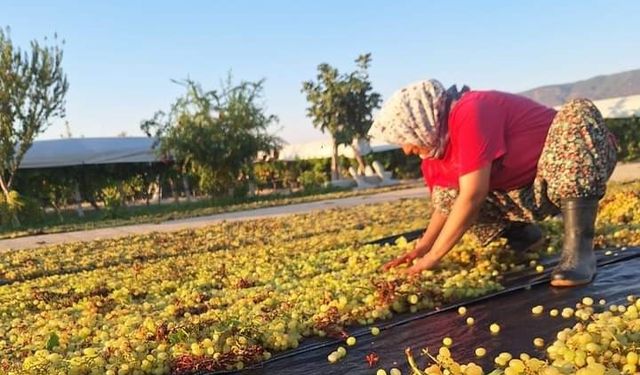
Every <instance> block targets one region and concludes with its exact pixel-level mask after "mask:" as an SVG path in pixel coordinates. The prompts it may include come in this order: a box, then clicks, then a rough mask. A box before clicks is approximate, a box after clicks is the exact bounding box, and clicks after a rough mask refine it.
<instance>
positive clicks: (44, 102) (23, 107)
mask: <svg viewBox="0 0 640 375" xmlns="http://www.w3.org/2000/svg"><path fill="white" fill-rule="evenodd" d="M54 39H56V40H57V36H54ZM45 42H46V39H45ZM63 44H64V42H63ZM62 55H63V53H62V48H61V47H59V46H58V45H53V46H43V45H41V44H40V43H39V42H38V41H35V40H34V41H32V42H31V51H30V52H25V51H22V50H21V49H20V48H19V47H17V46H15V45H14V44H13V42H12V41H11V38H10V35H9V29H7V30H6V31H5V30H1V29H0V189H1V190H2V193H3V194H4V198H5V201H6V202H10V201H11V199H12V198H11V195H10V192H11V190H12V185H13V182H14V180H15V176H16V173H17V172H18V168H19V167H20V164H21V163H22V159H23V158H24V155H25V154H26V152H27V150H29V148H30V147H31V145H32V144H33V141H34V139H35V138H36V137H37V136H38V135H39V134H41V133H42V132H44V131H45V130H46V129H47V127H48V126H49V125H50V121H51V120H52V119H54V118H61V117H64V114H65V113H64V105H65V100H64V98H65V95H66V93H67V89H68V88H69V83H68V82H67V76H66V75H65V74H64V71H63V70H62Z"/></svg>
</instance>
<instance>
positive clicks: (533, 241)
mask: <svg viewBox="0 0 640 375" xmlns="http://www.w3.org/2000/svg"><path fill="white" fill-rule="evenodd" d="M501 237H504V238H506V239H507V245H508V246H509V247H510V248H511V249H513V250H514V251H516V252H519V253H524V252H525V251H529V250H534V249H536V248H538V247H540V246H542V244H543V243H544V237H543V235H542V229H540V227H539V226H537V225H536V224H533V223H524V222H514V223H512V224H511V225H510V226H509V228H507V229H506V230H505V231H504V233H503V234H502V236H501Z"/></svg>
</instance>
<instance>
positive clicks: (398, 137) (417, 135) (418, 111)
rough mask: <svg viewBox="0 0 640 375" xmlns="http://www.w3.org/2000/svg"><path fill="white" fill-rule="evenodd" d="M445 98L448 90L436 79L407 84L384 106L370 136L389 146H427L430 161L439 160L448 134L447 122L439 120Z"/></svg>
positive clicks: (443, 109)
mask: <svg viewBox="0 0 640 375" xmlns="http://www.w3.org/2000/svg"><path fill="white" fill-rule="evenodd" d="M456 92H457V90H456ZM446 98H447V90H445V88H444V86H442V84H441V83H440V82H439V81H437V80H435V79H430V80H427V81H420V82H417V83H413V84H411V85H408V86H406V87H404V88H402V89H400V90H399V91H397V92H396V93H394V94H393V96H391V98H390V99H389V100H387V102H386V103H384V105H383V106H382V109H381V110H380V112H379V113H378V116H377V117H376V119H375V121H374V122H373V125H372V126H371V129H369V135H370V136H372V137H374V138H376V139H379V140H383V141H386V142H389V143H392V144H397V145H402V144H411V145H414V146H419V147H426V148H427V149H428V150H429V152H430V153H429V155H427V156H428V157H429V158H439V157H441V156H442V154H443V152H444V147H445V146H446V139H447V135H448V134H447V133H448V131H447V129H446V119H445V120H444V121H440V117H441V115H442V113H443V112H444V111H445V101H446ZM443 122H444V124H443ZM443 127H444V129H443Z"/></svg>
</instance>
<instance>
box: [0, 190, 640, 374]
mask: <svg viewBox="0 0 640 375" xmlns="http://www.w3.org/2000/svg"><path fill="white" fill-rule="evenodd" d="M639 188H640V186H639V184H638V183H634V184H627V185H620V186H614V187H613V188H612V189H610V192H609V193H608V195H607V196H606V197H605V199H604V200H603V202H602V205H601V208H600V214H599V219H598V233H597V238H596V242H597V247H599V248H612V247H620V246H637V245H640V227H639V226H638V223H640V193H638V191H640V189H639ZM428 217H429V207H428V204H427V200H426V199H424V200H422V199H415V200H402V201H398V202H393V203H385V204H380V205H370V206H359V207H355V208H349V209H341V210H330V211H324V212H318V213H313V214H305V215H296V216H291V217H286V218H278V219H267V220H257V221H248V222H239V223H224V224H221V225H216V226H211V227H208V228H206V229H199V230H193V231H182V232H176V233H168V234H158V233H156V234H151V235H145V236H136V237H128V238H121V239H114V240H102V241H96V242H91V243H75V244H67V245H57V246H51V247H41V248H37V249H30V250H20V251H13V252H8V253H4V254H2V255H0V278H1V279H4V280H5V281H6V282H7V283H8V284H7V285H4V286H1V287H0V316H2V320H1V325H0V372H1V373H7V374H23V373H24V374H169V373H172V374H193V373H212V372H218V371H229V370H242V369H246V368H250V367H253V366H256V365H260V364H261V363H264V362H266V361H269V360H272V359H273V358H277V357H278V356H279V355H281V354H282V353H287V352H290V351H291V350H295V349H296V348H298V347H299V346H304V345H305V343H306V342H307V341H318V340H320V341H322V340H341V341H344V343H343V344H342V346H341V347H340V348H337V349H336V348H334V349H335V351H333V352H332V351H331V350H329V351H328V353H326V354H327V355H328V357H326V359H325V361H327V362H340V361H341V360H342V358H343V357H345V356H347V357H348V356H349V351H350V347H351V346H353V347H357V346H358V345H360V342H359V341H360V339H358V340H356V338H355V337H354V336H353V335H352V332H353V331H354V330H362V329H367V330H368V329H370V328H371V327H372V328H373V329H372V330H371V333H372V334H379V329H378V328H377V327H376V325H380V324H381V323H382V322H383V321H388V320H389V319H392V317H394V316H398V315H408V314H412V313H418V312H425V311H434V310H437V309H440V308H443V307H445V306H447V305H451V304H455V303H460V302H464V301H467V300H469V299H473V298H476V297H480V296H483V295H487V294H489V293H494V292H498V291H500V290H502V289H504V288H505V284H504V280H505V278H506V277H507V276H508V275H510V274H512V273H514V272H523V271H531V272H533V273H535V272H542V271H543V269H544V267H543V266H542V265H541V260H543V259H544V258H545V257H548V256H553V255H554V254H556V253H557V252H558V251H559V249H560V246H561V241H562V239H561V235H560V233H561V224H560V223H558V222H557V221H556V220H555V219H551V220H549V221H546V222H544V223H543V224H544V227H545V230H546V234H547V244H546V246H544V248H543V249H542V250H540V252H539V253H537V254H515V253H513V252H512V251H510V250H509V249H506V248H505V246H504V242H503V241H495V242H494V243H492V244H490V245H489V246H488V247H486V248H480V247H479V246H478V245H477V244H476V243H475V242H474V241H473V240H471V239H469V238H464V239H463V241H462V242H461V243H460V244H459V245H458V246H457V247H456V248H455V249H454V250H453V251H452V252H451V253H450V254H449V255H448V256H447V257H446V258H445V259H444V261H443V262H442V263H441V265H440V266H439V267H438V268H437V269H436V270H433V271H426V272H424V273H423V274H422V275H421V276H420V277H419V278H417V279H407V278H406V277H404V276H403V274H402V273H401V272H400V271H393V272H389V273H382V272H381V271H380V267H381V265H382V264H384V262H386V261H388V260H389V259H391V258H392V257H394V256H397V255H398V254H400V253H401V252H404V251H406V250H407V249H409V248H411V246H412V243H411V242H410V241H407V240H406V239H405V238H403V237H400V238H398V239H397V240H395V242H393V243H391V244H382V243H376V242H374V240H376V239H379V238H382V237H386V236H391V235H394V234H398V233H404V232H408V231H412V230H416V229H420V228H424V227H425V226H426V224H427V218H428ZM602 253H605V251H603V252H602ZM609 253H611V252H610V251H609ZM595 304H597V303H595ZM592 305H594V301H590V300H584V301H582V303H581V304H580V305H579V306H578V308H577V309H576V310H575V311H574V310H573V309H572V310H571V316H575V317H577V319H578V320H579V321H581V323H577V325H576V326H575V327H574V328H573V329H568V330H565V331H562V332H561V333H560V334H558V340H557V341H555V342H553V343H551V344H550V346H548V349H547V352H548V357H547V358H544V357H543V358H539V359H536V358H534V357H529V358H527V357H526V356H525V357H523V358H520V359H518V358H516V356H515V355H513V356H512V355H511V354H509V353H505V354H503V355H502V357H500V358H501V359H500V360H498V358H496V361H495V366H496V368H497V370H494V371H496V372H495V373H505V374H519V373H527V374H533V373H545V374H558V373H575V372H576V371H577V372H578V373H580V374H585V375H586V374H605V373H606V374H614V373H621V371H622V372H626V373H629V372H635V369H636V363H637V362H638V358H637V357H638V356H637V354H638V349H637V347H638V346H640V338H639V337H638V335H639V333H638V332H640V326H639V325H638V324H640V320H639V319H638V307H639V306H638V305H639V303H638V302H637V301H636V300H635V299H633V298H632V297H630V298H629V303H628V306H626V307H625V306H614V309H612V311H609V312H602V313H598V314H596V311H595V310H594V307H593V306H592ZM541 308H542V306H541V307H540V308H539V309H536V311H539V310H540V309H541ZM614 310H615V311H614ZM463 312H464V311H461V313H463ZM545 313H546V311H545ZM561 314H565V311H564V310H562V312H561ZM566 314H569V312H566ZM461 324H462V325H465V324H469V321H468V319H467V321H466V323H465V321H461ZM471 324H473V322H471ZM496 325H498V324H496ZM491 329H492V330H494V329H495V330H497V331H499V330H500V327H499V325H498V327H497V328H495V327H492V328H491ZM606 332H610V335H609V336H607V335H606V334H605V333H606ZM383 333H384V332H383ZM495 333H498V332H495ZM370 338H371V337H370ZM370 338H369V339H370ZM439 339H443V338H439ZM445 341H446V340H445ZM447 343H449V344H450V342H448V341H446V342H445V344H447ZM538 343H539V344H540V346H544V343H541V342H540V341H538ZM446 346H447V345H445V346H444V347H443V349H440V351H439V352H434V353H433V356H432V357H430V358H431V359H432V360H431V363H430V364H429V366H427V367H425V366H422V365H417V364H416V362H415V359H414V355H413V354H411V353H410V352H408V353H407V354H408V357H407V358H408V365H409V366H410V367H407V366H406V364H404V363H400V364H398V365H397V367H399V368H405V369H407V368H409V370H408V371H409V372H408V373H413V374H421V373H426V374H480V373H482V369H481V368H480V367H479V366H477V365H475V364H464V365H461V364H458V363H457V362H455V361H454V360H453V358H452V356H451V353H450V351H449V349H447V348H446ZM403 350H404V347H397V351H398V352H402V351H403ZM476 354H477V355H478V356H479V357H482V351H480V352H478V353H476ZM369 359H370V360H369V361H368V362H365V361H362V364H361V365H362V366H361V367H362V369H370V370H369V371H370V373H371V374H374V373H376V371H378V374H382V373H386V370H383V369H380V370H378V369H377V367H376V362H377V359H376V358H375V357H374V356H372V357H370V358H369ZM337 365H338V364H336V366H337ZM396 370H397V369H395V370H392V371H396ZM484 370H485V371H486V372H489V371H490V370H491V369H489V368H486V367H485V369H484ZM632 370H633V371H632ZM397 371H400V370H397ZM406 371H407V370H405V372H404V373H407V372H406ZM616 371H617V372H616ZM392 373H393V372H392ZM396 373H397V372H396Z"/></svg>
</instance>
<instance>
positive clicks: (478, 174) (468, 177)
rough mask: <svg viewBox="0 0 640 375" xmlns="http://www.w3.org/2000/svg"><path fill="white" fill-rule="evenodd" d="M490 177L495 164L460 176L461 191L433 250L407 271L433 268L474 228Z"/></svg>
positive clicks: (411, 272)
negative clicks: (470, 228) (468, 230)
mask: <svg viewBox="0 0 640 375" xmlns="http://www.w3.org/2000/svg"><path fill="white" fill-rule="evenodd" d="M490 177H491V164H488V165H486V166H485V167H483V168H482V169H479V170H477V171H474V172H471V173H468V174H465V175H464V176H461V177H460V180H459V181H460V182H459V186H460V192H459V193H458V197H457V198H456V201H455V202H454V203H453V207H452V209H451V213H450V214H449V216H448V217H447V218H446V221H445V223H444V225H443V227H442V230H441V231H440V233H439V235H438V237H437V239H436V240H435V242H434V243H433V245H432V246H431V251H429V252H428V253H426V255H425V256H423V257H422V258H421V259H420V260H418V261H417V262H416V264H414V265H413V266H412V267H410V268H409V269H408V270H407V272H408V273H409V274H419V273H420V272H422V271H423V270H427V269H430V268H433V267H434V266H435V265H436V264H437V263H438V262H439V261H440V259H441V258H442V257H443V256H445V255H446V254H447V253H448V252H449V250H451V249H452V248H453V246H454V245H455V244H456V243H457V242H458V241H459V240H460V238H461V237H462V235H463V234H464V233H465V232H466V231H467V229H469V227H471V225H472V224H473V221H474V220H475V218H476V216H477V214H478V212H479V211H480V207H482V204H483V203H484V201H485V199H486V197H487V194H489V180H490Z"/></svg>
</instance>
